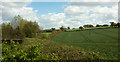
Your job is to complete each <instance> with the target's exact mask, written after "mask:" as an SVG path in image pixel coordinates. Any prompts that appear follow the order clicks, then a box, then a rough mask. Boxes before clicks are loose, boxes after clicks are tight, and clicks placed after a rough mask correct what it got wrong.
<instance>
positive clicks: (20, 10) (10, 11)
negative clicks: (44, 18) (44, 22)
mask: <svg viewBox="0 0 120 62" xmlns="http://www.w3.org/2000/svg"><path fill="white" fill-rule="evenodd" d="M16 1H18V2H16ZM19 1H20V2H19ZM26 1H27V2H24V1H21V0H13V1H10V0H4V2H2V4H0V7H1V8H2V11H1V12H0V14H2V17H1V18H2V21H4V22H6V21H11V20H12V19H13V17H15V16H17V15H20V16H21V17H23V18H24V19H27V20H31V21H38V16H37V10H34V9H33V8H32V7H26V6H27V5H28V4H30V3H31V1H32V0H26Z"/></svg>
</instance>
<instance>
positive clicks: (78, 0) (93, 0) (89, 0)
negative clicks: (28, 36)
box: [70, 0, 119, 2]
mask: <svg viewBox="0 0 120 62" xmlns="http://www.w3.org/2000/svg"><path fill="white" fill-rule="evenodd" d="M70 1H71V2H118V1H119V0H70Z"/></svg>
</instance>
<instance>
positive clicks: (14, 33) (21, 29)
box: [2, 15, 40, 39]
mask: <svg viewBox="0 0 120 62" xmlns="http://www.w3.org/2000/svg"><path fill="white" fill-rule="evenodd" d="M39 30H40V29H39V25H38V23H37V22H32V21H27V20H24V19H23V18H22V17H20V16H19V15H18V16H15V17H14V19H13V20H12V21H11V22H9V23H3V24H2V38H3V39H23V38H24V37H30V38H31V37H33V36H35V34H36V33H37V32H38V31H39Z"/></svg>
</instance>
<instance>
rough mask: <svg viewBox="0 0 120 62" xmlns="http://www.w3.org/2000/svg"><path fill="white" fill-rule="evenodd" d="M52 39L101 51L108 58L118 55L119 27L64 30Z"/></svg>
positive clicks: (114, 57) (115, 57) (111, 58)
mask: <svg viewBox="0 0 120 62" xmlns="http://www.w3.org/2000/svg"><path fill="white" fill-rule="evenodd" d="M52 40H53V41H55V42H58V43H60V44H66V45H72V46H76V47H81V48H83V49H85V50H87V51H89V50H90V51H95V52H99V55H101V56H102V57H103V58H104V59H106V60H113V59H117V57H118V28H108V29H95V30H85V31H76V32H62V33H59V34H57V35H56V36H54V37H53V38H52Z"/></svg>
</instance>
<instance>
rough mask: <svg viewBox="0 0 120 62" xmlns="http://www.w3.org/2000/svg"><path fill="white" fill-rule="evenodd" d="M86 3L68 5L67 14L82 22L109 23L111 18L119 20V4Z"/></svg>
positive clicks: (71, 18)
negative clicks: (94, 4)
mask: <svg viewBox="0 0 120 62" xmlns="http://www.w3.org/2000/svg"><path fill="white" fill-rule="evenodd" d="M72 3H73V2H72ZM89 3H91V2H89ZM86 5H89V6H86ZM86 5H68V6H67V7H66V8H65V9H64V13H65V14H66V16H70V20H71V21H73V20H74V21H78V22H80V23H82V24H93V25H96V24H108V23H109V21H110V20H114V21H115V22H117V19H118V4H114V5H110V4H109V6H108V5H106V6H102V4H101V5H96V6H91V5H90V4H88V3H87V4H86ZM91 12H92V13H91Z"/></svg>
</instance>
